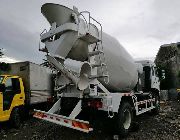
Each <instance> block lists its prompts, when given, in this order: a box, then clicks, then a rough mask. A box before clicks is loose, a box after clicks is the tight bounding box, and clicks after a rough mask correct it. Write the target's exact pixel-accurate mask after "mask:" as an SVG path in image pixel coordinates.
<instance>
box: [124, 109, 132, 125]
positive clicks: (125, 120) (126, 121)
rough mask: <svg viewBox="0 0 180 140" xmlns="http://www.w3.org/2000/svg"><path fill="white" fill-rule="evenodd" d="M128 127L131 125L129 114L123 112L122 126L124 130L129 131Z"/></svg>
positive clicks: (128, 112)
mask: <svg viewBox="0 0 180 140" xmlns="http://www.w3.org/2000/svg"><path fill="white" fill-rule="evenodd" d="M130 125H131V112H130V111H129V110H125V111H124V122H123V126H124V128H125V129H129V127H130Z"/></svg>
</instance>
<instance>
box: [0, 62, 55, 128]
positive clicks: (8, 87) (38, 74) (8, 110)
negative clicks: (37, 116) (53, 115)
mask: <svg viewBox="0 0 180 140" xmlns="http://www.w3.org/2000/svg"><path fill="white" fill-rule="evenodd" d="M9 66H10V67H9V70H8V71H4V70H1V67H0V73H1V74H0V122H4V121H8V120H9V121H10V122H11V123H12V124H13V126H15V127H18V126H19V125H20V120H21V118H24V117H25V116H27V115H28V114H29V111H31V110H33V109H34V108H38V107H43V108H44V106H45V107H47V106H48V105H49V104H50V103H51V102H53V100H54V99H55V97H56V96H55V95H54V90H53V89H54V87H53V85H54V83H53V80H52V78H53V73H52V72H51V70H50V69H48V68H46V67H43V66H40V65H38V64H34V63H32V62H29V61H25V62H17V63H11V64H9ZM21 114H22V115H21Z"/></svg>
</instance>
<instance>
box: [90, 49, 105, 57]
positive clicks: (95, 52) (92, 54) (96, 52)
mask: <svg viewBox="0 0 180 140" xmlns="http://www.w3.org/2000/svg"><path fill="white" fill-rule="evenodd" d="M101 53H104V52H103V51H99V50H98V51H93V52H89V56H94V55H99V54H101Z"/></svg>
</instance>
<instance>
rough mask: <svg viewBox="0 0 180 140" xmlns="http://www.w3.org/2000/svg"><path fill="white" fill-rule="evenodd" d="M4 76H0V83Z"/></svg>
mask: <svg viewBox="0 0 180 140" xmlns="http://www.w3.org/2000/svg"><path fill="white" fill-rule="evenodd" d="M3 79H4V76H0V84H1V83H2V81H3Z"/></svg>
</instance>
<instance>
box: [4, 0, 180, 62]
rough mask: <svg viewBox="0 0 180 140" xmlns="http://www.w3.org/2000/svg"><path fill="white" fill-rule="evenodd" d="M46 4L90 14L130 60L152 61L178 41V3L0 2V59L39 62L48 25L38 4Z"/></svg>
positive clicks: (155, 0)
mask: <svg viewBox="0 0 180 140" xmlns="http://www.w3.org/2000/svg"><path fill="white" fill-rule="evenodd" d="M47 2H54V3H58V4H61V5H65V6H68V7H69V8H72V7H73V5H74V6H76V7H78V9H79V11H83V10H88V11H90V12H91V15H92V16H93V17H94V18H95V19H97V20H98V21H100V22H101V23H102V25H103V31H104V32H106V33H108V34H110V35H112V36H114V37H115V38H117V39H118V40H119V42H120V43H121V44H122V45H123V46H124V47H125V48H126V49H127V50H128V52H129V53H130V54H131V55H132V56H133V57H134V58H153V57H155V56H156V53H157V51H158V49H159V47H160V45H162V44H165V43H172V42H178V41H180V14H179V13H180V0H1V4H0V48H4V53H5V55H6V57H5V58H4V59H3V60H8V61H9V62H13V61H14V60H18V61H24V60H30V61H33V62H36V63H40V62H41V61H42V58H43V56H44V54H43V53H42V52H39V51H38V43H39V34H40V33H41V31H42V30H43V29H44V28H47V29H48V28H49V24H48V22H47V21H46V19H45V18H44V17H43V15H42V14H41V5H42V4H44V3H47ZM0 61H1V59H0Z"/></svg>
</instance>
